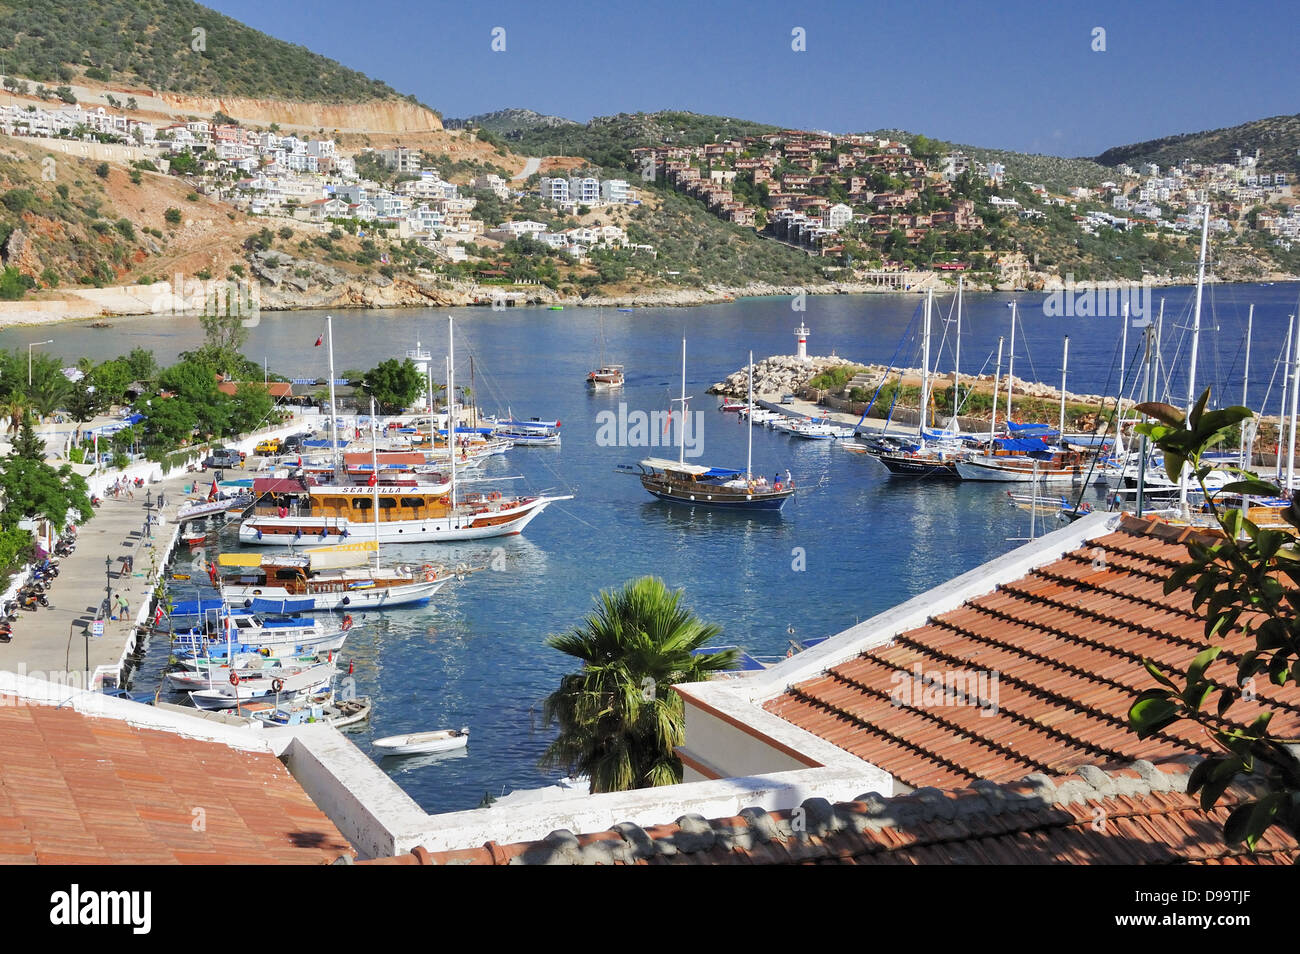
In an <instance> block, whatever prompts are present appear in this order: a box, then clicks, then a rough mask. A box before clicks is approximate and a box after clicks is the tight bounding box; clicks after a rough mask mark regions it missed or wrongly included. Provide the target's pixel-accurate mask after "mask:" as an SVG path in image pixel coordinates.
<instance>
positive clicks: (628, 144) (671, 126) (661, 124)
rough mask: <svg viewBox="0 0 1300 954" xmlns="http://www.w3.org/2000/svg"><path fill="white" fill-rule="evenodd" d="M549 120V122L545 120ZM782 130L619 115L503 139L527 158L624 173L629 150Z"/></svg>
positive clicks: (717, 119) (674, 115) (704, 119)
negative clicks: (569, 160)
mask: <svg viewBox="0 0 1300 954" xmlns="http://www.w3.org/2000/svg"><path fill="white" fill-rule="evenodd" d="M547 118H550V117H547ZM778 130H779V127H777V126H769V125H766V124H765V123H755V122H750V121H748V120H745V119H733V118H731V117H728V116H702V115H700V114H698V113H683V112H658V113H619V114H618V115H617V116H597V117H596V118H594V119H593V120H592V121H591V122H589V123H586V124H585V125H579V124H576V123H574V124H571V125H549V124H545V125H536V124H535V125H531V126H523V127H521V128H518V129H516V130H515V131H513V132H507V133H503V134H502V138H504V139H505V140H506V141H507V142H509V143H510V146H511V148H512V149H513V150H514V151H515V152H519V153H523V154H524V155H528V156H582V157H584V158H587V159H590V160H591V161H592V162H593V163H595V164H596V165H598V166H601V167H603V168H607V169H626V168H628V167H629V163H630V161H631V150H632V149H635V148H637V147H638V146H656V145H660V144H663V143H671V144H675V145H688V146H698V145H703V144H705V143H710V142H722V141H723V140H725V139H731V138H733V137H737V136H761V135H762V134H764V133H770V132H777V131H778Z"/></svg>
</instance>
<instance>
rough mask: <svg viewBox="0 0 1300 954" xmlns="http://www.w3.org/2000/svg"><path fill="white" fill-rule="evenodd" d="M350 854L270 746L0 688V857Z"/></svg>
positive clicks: (115, 859)
mask: <svg viewBox="0 0 1300 954" xmlns="http://www.w3.org/2000/svg"><path fill="white" fill-rule="evenodd" d="M198 810H201V811H198ZM195 828H201V829H202V830H199V831H196V830H195ZM352 854H354V852H353V850H352V848H351V847H350V846H349V845H348V843H347V841H346V840H344V838H343V836H342V835H340V834H339V832H338V829H337V828H335V827H334V825H333V823H332V822H330V820H329V819H328V818H326V817H325V815H324V814H322V812H321V811H320V809H318V808H317V807H316V806H315V805H314V804H313V803H312V801H311V799H310V798H308V797H307V794H306V793H305V792H304V791H303V790H302V788H301V787H299V785H298V783H297V782H296V781H294V779H293V777H292V776H291V775H290V774H289V772H288V770H287V769H286V768H285V767H284V765H283V764H281V762H280V761H279V759H277V758H275V756H273V755H270V754H266V753H257V752H243V751H239V750H236V749H232V748H229V747H228V746H225V745H222V744H220V743H216V742H206V741H200V740H195V739H186V738H183V737H182V736H180V735H177V734H174V733H171V732H162V731H157V730H153V729H139V728H135V727H134V726H131V725H129V724H127V723H125V722H121V721H119V720H116V719H106V718H92V717H88V716H84V715H81V714H80V713H78V712H75V711H73V710H72V709H70V708H58V707H54V706H43V705H27V704H19V700H16V699H14V698H13V697H10V696H0V864H31V863H39V864H99V863H102V864H177V863H182V864H186V863H188V864H226V863H238V864H274V863H284V864H322V863H326V862H332V861H334V860H336V859H337V858H338V857H339V856H340V855H348V856H351V855H352Z"/></svg>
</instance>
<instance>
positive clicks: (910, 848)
mask: <svg viewBox="0 0 1300 954" xmlns="http://www.w3.org/2000/svg"><path fill="white" fill-rule="evenodd" d="M1195 761H1196V759H1195V758H1194V757H1193V758H1191V759H1186V760H1180V761H1176V762H1172V763H1168V764H1164V765H1153V764H1151V763H1149V762H1136V763H1133V764H1132V765H1130V766H1127V767H1117V768H1115V769H1113V770H1112V771H1104V770H1102V769H1099V768H1097V767H1095V766H1092V765H1085V766H1081V767H1080V769H1079V772H1078V774H1075V775H1068V776H1055V777H1051V778H1049V777H1047V776H1043V775H1031V776H1029V777H1027V778H1025V779H1023V780H1020V781H1016V782H1008V783H1003V784H994V783H991V782H985V781H982V782H977V783H975V785H974V786H972V787H971V788H969V789H963V790H960V791H951V790H950V791H940V790H935V789H920V790H918V791H915V792H912V793H911V794H908V795H903V796H897V797H894V798H881V797H880V796H879V795H876V794H874V793H871V794H867V795H863V796H862V797H861V798H860V799H858V800H856V801H853V802H841V803H838V804H835V805H832V804H830V803H829V802H827V801H825V800H824V799H819V798H810V799H808V800H806V801H805V802H804V803H803V805H802V806H800V807H799V808H798V809H793V810H789V811H779V812H766V811H764V810H763V809H760V808H749V809H746V810H745V811H743V812H741V813H740V815H737V816H734V817H731V818H716V819H713V820H711V821H706V820H705V819H703V818H701V817H699V816H698V815H686V816H683V817H681V818H679V819H677V821H676V822H673V823H668V824H661V825H653V826H650V827H646V828H642V827H640V826H637V825H632V824H627V823H624V824H620V825H616V826H614V827H613V828H612V829H610V830H608V831H604V832H596V833H589V834H585V835H576V836H575V835H574V834H572V833H571V832H567V831H557V832H552V833H551V834H550V835H548V836H547V837H546V838H544V839H541V840H540V841H533V842H522V843H519V844H515V845H507V846H501V845H497V844H495V843H489V844H487V845H485V846H483V847H482V848H474V849H462V850H457V851H445V852H429V851H427V850H425V849H423V848H418V849H416V850H415V852H413V853H412V854H411V855H409V856H405V857H403V858H393V859H379V860H378V862H377V863H394V864H588V865H590V864H596V865H606V864H645V865H654V864H670V865H680V864H709V865H720V864H758V865H786V864H873V865H875V864H909V865H923V864H981V865H982V864H1171V863H1180V862H1181V863H1202V864H1214V863H1236V864H1290V863H1294V862H1295V861H1296V860H1297V859H1300V843H1297V842H1296V840H1295V839H1294V838H1292V837H1291V836H1290V835H1287V834H1286V833H1285V832H1283V831H1282V830H1281V829H1279V828H1276V827H1275V828H1272V829H1270V830H1269V832H1268V834H1267V835H1266V836H1265V838H1264V839H1263V840H1262V841H1261V843H1260V845H1259V846H1258V848H1257V850H1256V852H1255V853H1254V854H1250V853H1247V852H1246V851H1245V849H1244V848H1242V847H1240V846H1233V847H1229V846H1227V845H1225V844H1224V843H1223V833H1222V828H1223V822H1224V820H1225V819H1226V818H1227V816H1228V814H1229V812H1230V811H1231V810H1232V809H1233V808H1234V807H1235V806H1236V805H1237V804H1240V803H1241V801H1242V800H1245V799H1248V798H1250V797H1252V796H1253V794H1254V793H1255V792H1256V789H1255V788H1253V783H1251V782H1249V781H1246V782H1242V783H1240V784H1239V785H1238V786H1234V787H1232V788H1230V789H1229V790H1228V792H1227V793H1226V795H1225V798H1224V801H1223V802H1221V803H1220V805H1219V806H1218V807H1216V808H1215V809H1214V810H1213V811H1212V812H1203V811H1202V810H1201V809H1200V806H1199V805H1198V803H1197V800H1196V798H1195V797H1192V796H1189V795H1187V794H1186V788H1187V779H1188V776H1189V773H1190V769H1191V765H1192V764H1193V763H1194V762H1195Z"/></svg>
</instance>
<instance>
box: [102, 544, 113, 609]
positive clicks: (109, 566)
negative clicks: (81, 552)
mask: <svg viewBox="0 0 1300 954" xmlns="http://www.w3.org/2000/svg"><path fill="white" fill-rule="evenodd" d="M104 593H105V595H106V598H105V601H104V619H108V618H109V617H110V616H111V615H113V558H112V557H111V556H109V555H108V554H104Z"/></svg>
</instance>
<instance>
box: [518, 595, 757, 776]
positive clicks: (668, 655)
mask: <svg viewBox="0 0 1300 954" xmlns="http://www.w3.org/2000/svg"><path fill="white" fill-rule="evenodd" d="M681 599H682V591H681V590H673V591H669V590H668V588H667V587H666V586H665V585H664V582H663V580H660V579H658V578H656V577H650V576H645V577H641V578H640V579H637V580H630V581H629V582H627V583H625V584H624V585H623V588H622V589H621V590H617V591H613V590H602V591H601V593H600V596H599V598H598V599H597V600H596V605H597V608H596V611H595V612H593V613H591V614H590V615H588V616H587V617H586V618H585V619H584V620H583V625H582V626H580V627H575V628H574V629H571V630H569V631H568V632H567V633H558V634H554V635H551V636H548V637H547V640H546V643H547V645H548V646H550V647H551V648H552V649H558V650H559V651H560V652H562V653H567V654H568V655H570V656H573V657H575V658H576V659H580V660H582V669H581V670H580V671H578V672H575V673H570V674H569V675H567V676H565V677H564V678H563V679H561V681H560V688H559V689H557V690H556V691H555V692H553V693H551V694H550V695H549V696H547V698H546V701H545V703H544V704H543V709H542V714H543V717H544V719H545V721H546V724H547V725H550V724H551V723H552V722H557V723H559V727H560V731H559V735H558V736H556V738H555V741H553V742H552V743H551V744H550V745H549V746H548V747H547V749H546V751H545V752H544V753H543V755H542V758H541V761H540V764H541V766H542V767H543V768H563V769H565V770H566V771H568V772H569V773H570V774H585V775H588V776H589V777H590V778H591V791H592V792H593V793H596V792H615V791H625V790H627V789H630V788H648V787H650V786H654V785H672V784H674V783H676V782H680V781H681V779H682V763H681V760H680V759H679V758H678V757H677V756H676V755H675V754H674V752H673V749H674V747H675V746H678V745H681V744H682V742H683V741H684V735H685V732H684V725H683V721H682V699H681V697H680V696H679V695H677V693H675V692H673V691H672V689H671V688H670V687H671V686H672V685H673V684H674V683H681V682H700V681H702V680H705V679H708V678H710V677H711V676H712V675H713V674H715V673H717V672H721V671H723V670H725V669H728V668H730V667H731V666H732V665H733V664H734V662H735V657H736V651H735V650H734V649H728V650H724V651H722V652H717V653H701V654H698V655H694V654H693V653H692V651H693V650H696V649H700V648H701V647H703V646H706V645H708V644H709V643H710V642H712V641H714V640H715V639H717V637H718V636H719V635H720V634H721V632H722V630H721V629H720V628H719V627H717V626H714V625H712V624H710V623H704V622H703V621H701V620H700V619H699V618H698V617H697V616H696V615H695V614H694V613H693V612H691V611H690V610H689V609H686V608H685V607H683V606H682V605H681Z"/></svg>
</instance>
